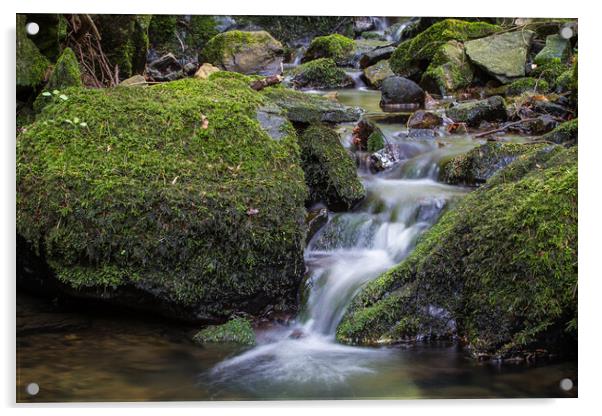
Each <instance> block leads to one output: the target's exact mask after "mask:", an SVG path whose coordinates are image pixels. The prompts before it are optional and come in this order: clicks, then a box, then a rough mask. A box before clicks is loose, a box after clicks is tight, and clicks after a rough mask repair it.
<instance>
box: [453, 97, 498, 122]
mask: <svg viewBox="0 0 602 416" xmlns="http://www.w3.org/2000/svg"><path fill="white" fill-rule="evenodd" d="M446 114H447V116H448V117H449V118H451V119H452V120H454V121H455V122H459V123H466V125H467V126H470V127H478V126H479V124H481V122H482V121H506V119H507V117H508V114H507V113H506V103H505V102H504V99H503V98H502V97H500V96H499V95H494V96H493V97H489V98H487V99H485V100H477V101H468V102H463V103H459V104H457V105H455V106H453V107H451V108H448V109H447V111H446Z"/></svg>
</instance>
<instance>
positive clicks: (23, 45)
mask: <svg viewBox="0 0 602 416" xmlns="http://www.w3.org/2000/svg"><path fill="white" fill-rule="evenodd" d="M25 22H26V16H25V15H22V14H18V15H17V70H16V73H17V89H19V88H34V87H36V86H38V85H39V84H41V83H42V82H43V81H44V79H45V76H46V71H47V70H48V67H49V66H50V62H49V61H48V59H46V57H45V56H44V55H42V54H41V53H40V51H39V49H38V48H37V47H36V45H35V44H34V43H33V41H32V40H31V39H30V38H29V37H28V36H27V32H26V31H25Z"/></svg>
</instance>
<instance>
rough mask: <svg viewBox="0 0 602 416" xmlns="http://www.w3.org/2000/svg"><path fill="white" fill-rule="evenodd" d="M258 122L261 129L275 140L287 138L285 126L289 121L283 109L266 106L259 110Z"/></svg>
mask: <svg viewBox="0 0 602 416" xmlns="http://www.w3.org/2000/svg"><path fill="white" fill-rule="evenodd" d="M256 114H257V121H258V122H259V125H260V126H261V128H262V129H263V130H264V131H265V132H266V133H267V134H268V135H269V136H270V137H271V138H272V139H274V140H276V141H278V140H280V139H282V138H283V137H284V136H285V132H284V131H283V128H282V127H283V126H286V124H287V119H286V117H285V116H284V115H283V111H282V109H280V107H277V106H275V105H266V106H263V107H260V108H258V109H257V113H256Z"/></svg>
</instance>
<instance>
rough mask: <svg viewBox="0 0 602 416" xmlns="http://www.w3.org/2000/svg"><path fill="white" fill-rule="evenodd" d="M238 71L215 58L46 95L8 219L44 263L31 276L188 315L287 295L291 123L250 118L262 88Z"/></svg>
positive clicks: (286, 301) (299, 229)
mask: <svg viewBox="0 0 602 416" xmlns="http://www.w3.org/2000/svg"><path fill="white" fill-rule="evenodd" d="M249 83H250V79H249V78H248V77H245V76H243V75H240V74H235V73H228V72H218V73H215V74H213V75H212V76H210V77H209V79H207V80H203V81H199V80H196V79H194V78H191V79H185V80H180V81H174V82H170V83H164V84H160V85H155V86H149V87H145V88H125V87H117V88H109V89H99V90H96V89H80V88H70V89H66V90H65V91H62V94H63V95H64V98H60V97H54V96H53V97H51V98H50V99H51V100H52V101H51V102H50V103H48V104H47V105H46V106H45V107H44V108H43V110H42V112H41V113H40V114H39V115H38V116H37V118H36V121H35V122H34V123H33V124H31V125H30V126H29V127H28V129H27V131H24V132H22V134H21V135H20V136H19V137H18V139H17V233H18V235H19V236H20V238H22V239H23V241H25V242H27V244H28V245H29V246H30V247H31V250H32V251H33V252H34V253H36V254H37V256H38V257H39V258H42V259H44V261H45V262H46V263H47V265H48V267H49V268H50V271H51V272H52V274H51V275H49V276H38V278H39V279H41V280H42V281H41V284H44V282H45V281H51V280H52V279H53V276H54V277H55V278H56V279H57V280H58V282H60V284H61V285H62V287H63V290H64V291H66V292H68V293H69V294H71V295H74V296H78V297H90V298H96V299H103V300H108V301H111V302H115V303H119V304H124V305H126V306H130V307H140V308H147V309H150V310H152V311H155V312H158V313H159V312H160V313H163V314H165V315H168V316H174V317H177V318H181V319H187V320H195V321H219V320H223V319H225V318H226V317H229V316H231V315H232V314H233V313H235V312H237V311H244V312H247V313H257V312H258V311H259V310H261V309H262V308H264V307H266V306H267V305H274V306H275V307H276V308H282V307H286V306H290V305H292V304H294V299H295V296H296V291H297V288H298V284H299V282H300V281H301V278H302V276H303V273H304V265H303V247H304V241H305V227H304V225H303V218H304V214H305V210H304V202H305V200H306V198H307V187H306V185H305V182H304V175H303V171H302V169H301V159H300V151H299V147H298V144H297V135H296V132H295V130H294V128H293V127H292V125H291V124H290V123H289V122H288V121H286V120H284V123H283V124H282V125H281V129H280V130H281V133H282V135H281V137H280V138H279V139H278V140H276V139H274V138H272V137H271V136H270V135H269V134H268V133H267V132H266V131H264V130H263V129H262V128H261V125H260V122H259V121H258V120H257V111H258V109H259V108H260V107H261V106H263V105H266V104H267V103H268V102H269V100H268V99H267V98H266V97H264V96H263V95H261V94H259V93H258V92H256V91H254V90H252V89H251V88H250V87H249ZM24 252H25V251H24V250H20V251H19V253H24ZM22 255H23V254H19V256H22ZM25 260H28V259H26V258H24V261H25Z"/></svg>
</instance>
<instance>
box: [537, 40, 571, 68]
mask: <svg viewBox="0 0 602 416" xmlns="http://www.w3.org/2000/svg"><path fill="white" fill-rule="evenodd" d="M570 54H571V43H570V42H569V41H568V39H564V38H563V37H561V36H560V35H550V36H548V37H546V46H544V48H543V49H542V50H541V51H539V53H538V54H537V55H535V58H534V59H533V62H535V63H536V64H537V65H543V64H545V63H547V62H550V61H552V60H553V59H560V60H563V61H564V60H566V59H567V58H568V57H569V55H570Z"/></svg>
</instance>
